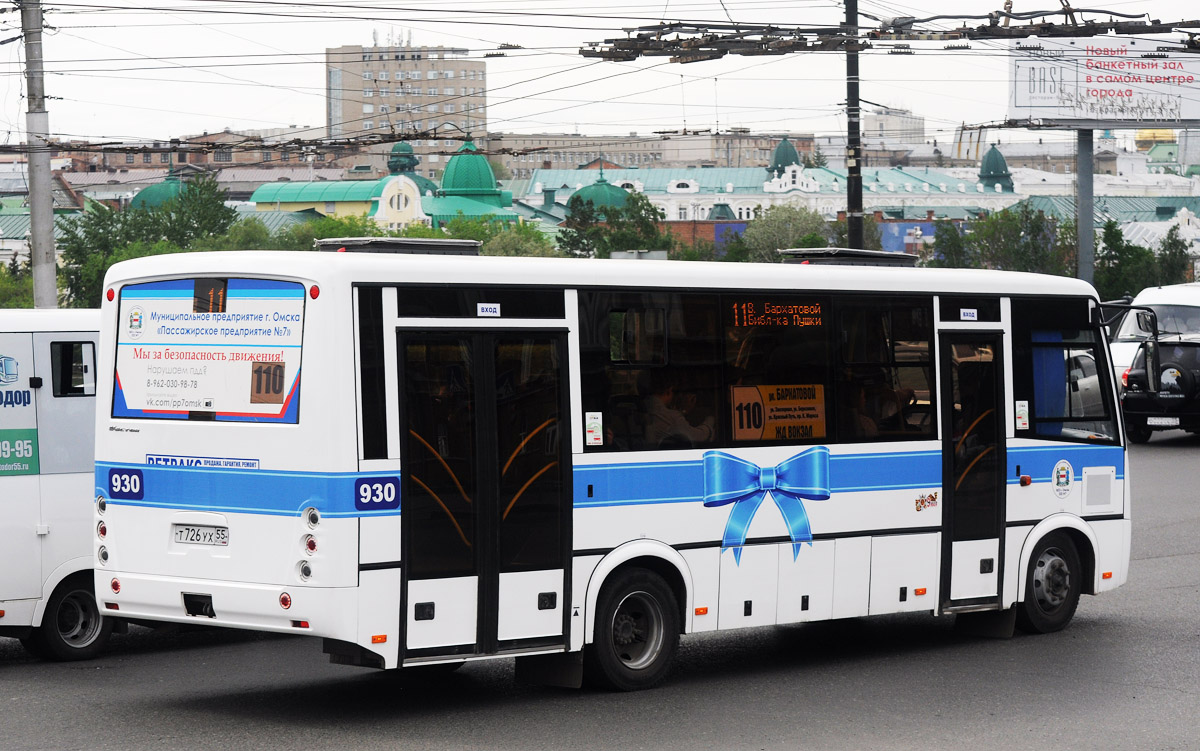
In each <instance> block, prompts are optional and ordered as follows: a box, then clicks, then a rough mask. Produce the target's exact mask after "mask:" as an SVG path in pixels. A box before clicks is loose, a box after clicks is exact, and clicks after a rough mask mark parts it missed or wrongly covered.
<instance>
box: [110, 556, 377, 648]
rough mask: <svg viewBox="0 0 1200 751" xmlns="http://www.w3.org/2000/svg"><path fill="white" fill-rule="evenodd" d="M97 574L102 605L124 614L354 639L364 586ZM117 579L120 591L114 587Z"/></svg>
mask: <svg viewBox="0 0 1200 751" xmlns="http://www.w3.org/2000/svg"><path fill="white" fill-rule="evenodd" d="M95 574H96V600H97V602H98V603H99V604H100V608H101V611H102V612H104V613H106V614H109V615H119V616H120V617H121V618H128V619H134V620H141V619H144V620H152V621H168V622H171V623H194V624H200V625H206V626H223V627H228V628H244V629H253V630H256V631H274V632H277V633H289V634H296V633H302V634H307V635H311V636H324V637H330V638H336V639H345V638H347V635H348V634H349V635H351V639H353V634H354V633H355V631H356V621H357V615H358V592H357V590H356V589H355V588H353V587H346V588H333V587H304V586H296V587H288V586H283V585H280V584H245V583H236V582H218V581H209V580H205V579H185V578H182V577H166V576H152V575H148V574H131V573H124V572H120V571H108V570H97V571H96V572H95ZM114 582H119V585H120V586H119V591H116V592H114V591H113V590H114V589H116V588H117V587H116V586H115V585H114ZM284 595H286V597H285V596H284ZM285 603H286V604H287V607H284V604H285Z"/></svg>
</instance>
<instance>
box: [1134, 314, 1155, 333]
mask: <svg viewBox="0 0 1200 751" xmlns="http://www.w3.org/2000/svg"><path fill="white" fill-rule="evenodd" d="M1154 319H1155V316H1154V314H1153V313H1150V312H1149V311H1145V310H1139V311H1138V312H1137V323H1138V328H1139V329H1141V330H1142V331H1145V332H1146V333H1147V334H1154V333H1156V332H1155V329H1156V328H1158V322H1157V321H1155V320H1154Z"/></svg>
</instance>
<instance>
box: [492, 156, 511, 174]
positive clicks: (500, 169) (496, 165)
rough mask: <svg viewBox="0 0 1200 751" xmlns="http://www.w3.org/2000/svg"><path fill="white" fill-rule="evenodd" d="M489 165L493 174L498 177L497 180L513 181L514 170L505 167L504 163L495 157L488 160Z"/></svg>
mask: <svg viewBox="0 0 1200 751" xmlns="http://www.w3.org/2000/svg"><path fill="white" fill-rule="evenodd" d="M488 164H489V165H490V166H491V168H492V174H493V175H495V176H496V179H497V180H511V179H512V170H510V169H509V168H508V167H506V166H505V165H504V162H502V161H500V160H499V159H496V158H495V157H492V158H491V159H488Z"/></svg>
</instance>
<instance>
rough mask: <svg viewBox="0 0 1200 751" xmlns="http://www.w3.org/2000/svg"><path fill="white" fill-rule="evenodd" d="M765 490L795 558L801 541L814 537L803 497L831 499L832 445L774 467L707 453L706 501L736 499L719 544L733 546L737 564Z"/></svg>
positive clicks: (719, 503) (717, 503) (712, 503)
mask: <svg viewBox="0 0 1200 751" xmlns="http://www.w3.org/2000/svg"><path fill="white" fill-rule="evenodd" d="M767 493H770V494H771V499H772V500H774V501H775V505H776V506H778V507H779V512H780V513H781V514H783V521H784V522H785V523H786V524H787V528H788V534H789V535H790V536H791V538H792V558H793V559H795V557H796V556H798V555H799V554H800V546H801V544H803V543H806V542H807V543H810V544H811V543H812V529H811V528H810V527H809V525H808V513H807V512H806V511H805V510H804V503H803V501H802V500H801V499H805V498H806V499H808V500H811V501H825V500H829V449H828V448H826V447H824V446H815V447H813V448H810V449H807V450H805V451H802V452H801V453H799V454H797V455H795V456H793V457H792V458H791V459H788V460H787V461H784V462H781V463H779V464H777V465H775V466H774V467H759V466H758V465H757V464H755V463H753V462H748V461H746V460H745V459H739V458H738V457H736V456H732V455H731V454H726V453H724V452H721V451H709V452H706V453H705V454H704V505H705V506H708V507H710V508H711V507H716V506H724V505H726V504H729V503H732V504H733V509H732V510H731V511H730V512H729V521H727V522H726V523H725V534H724V535H723V536H722V539H721V550H722V551H724V550H725V548H733V558H734V561H735V562H736V563H737V564H738V565H740V564H741V562H742V546H743V545H745V544H746V534H747V532H748V530H749V529H750V522H751V521H753V520H754V514H755V513H757V512H758V507H759V506H760V505H761V504H762V502H763V499H764V498H766V495H767Z"/></svg>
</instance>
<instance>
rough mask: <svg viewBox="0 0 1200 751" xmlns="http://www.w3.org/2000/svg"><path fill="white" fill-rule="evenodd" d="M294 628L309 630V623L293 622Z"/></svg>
mask: <svg viewBox="0 0 1200 751" xmlns="http://www.w3.org/2000/svg"><path fill="white" fill-rule="evenodd" d="M292 628H308V621H292Z"/></svg>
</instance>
